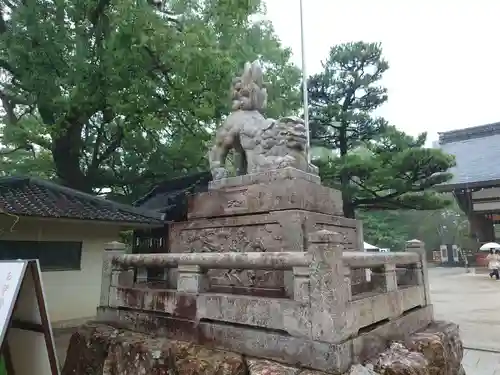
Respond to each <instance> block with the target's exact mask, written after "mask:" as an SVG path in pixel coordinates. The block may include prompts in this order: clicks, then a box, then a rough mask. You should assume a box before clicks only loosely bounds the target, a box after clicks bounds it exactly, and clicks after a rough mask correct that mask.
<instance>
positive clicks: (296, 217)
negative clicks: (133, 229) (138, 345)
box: [169, 168, 362, 297]
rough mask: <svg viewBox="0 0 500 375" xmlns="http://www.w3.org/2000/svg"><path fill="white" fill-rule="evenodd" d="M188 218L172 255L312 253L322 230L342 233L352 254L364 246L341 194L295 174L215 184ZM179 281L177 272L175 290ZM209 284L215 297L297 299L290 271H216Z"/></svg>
mask: <svg viewBox="0 0 500 375" xmlns="http://www.w3.org/2000/svg"><path fill="white" fill-rule="evenodd" d="M188 216H189V220H188V221H187V222H180V223H173V224H172V227H171V232H170V249H171V251H172V252H176V253H187V252H229V251H231V252H235V251H236V252H238V251H240V252H249V251H252V252H266V251H267V252H275V251H307V249H306V248H305V243H306V238H307V235H308V234H309V233H312V232H315V231H318V230H321V229H327V230H330V231H333V232H338V233H341V234H342V235H343V238H344V246H345V249H346V250H358V249H361V246H362V245H361V244H362V239H361V238H360V233H359V227H357V225H356V221H355V220H352V219H346V218H344V217H342V201H341V195H340V192H339V191H337V190H333V189H330V188H327V187H325V186H322V185H321V183H320V180H319V177H318V176H316V175H313V174H309V173H305V172H302V171H299V170H297V169H293V168H284V169H281V170H275V171H270V172H266V173H262V174H256V175H246V176H240V177H232V178H227V179H223V180H217V181H214V182H212V183H211V185H210V189H209V191H208V192H205V193H201V194H198V195H196V196H193V197H192V199H191V202H190V206H189V214H188ZM176 279H177V277H176V274H175V271H172V272H171V275H170V277H169V283H170V286H171V287H172V288H175V286H176V285H175V283H176V281H175V280H176ZM209 280H210V285H209V289H210V290H211V291H214V292H216V291H217V292H225V293H228V292H234V293H238V294H252V295H262V296H269V297H280V296H283V297H285V296H288V297H291V296H292V295H293V286H292V285H291V284H292V281H291V280H292V277H291V272H290V271H285V272H283V271H259V270H257V271H252V270H245V271H239V270H226V271H221V270H211V271H209Z"/></svg>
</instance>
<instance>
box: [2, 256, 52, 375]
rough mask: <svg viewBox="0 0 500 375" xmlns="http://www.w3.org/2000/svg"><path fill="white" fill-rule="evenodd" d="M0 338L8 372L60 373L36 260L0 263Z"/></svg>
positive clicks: (12, 374)
mask: <svg viewBox="0 0 500 375" xmlns="http://www.w3.org/2000/svg"><path fill="white" fill-rule="evenodd" d="M0 340H1V355H2V359H3V361H4V363H5V370H6V372H7V375H34V374H37V375H59V367H58V364H57V357H56V352H55V346H54V337H53V334H52V329H51V327H50V320H49V317H48V315H47V307H46V305H45V296H44V292H43V285H42V280H41V271H40V266H39V264H38V261H34V260H18V261H8V262H7V261H6V262H0Z"/></svg>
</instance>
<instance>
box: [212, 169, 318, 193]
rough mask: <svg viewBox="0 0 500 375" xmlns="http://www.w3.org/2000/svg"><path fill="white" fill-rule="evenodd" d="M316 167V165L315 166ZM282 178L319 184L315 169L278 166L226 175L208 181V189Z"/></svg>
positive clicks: (280, 179) (270, 181) (263, 182)
mask: <svg viewBox="0 0 500 375" xmlns="http://www.w3.org/2000/svg"><path fill="white" fill-rule="evenodd" d="M316 168H317V167H316ZM284 180H295V181H296V180H304V181H309V182H313V183H315V184H320V183H321V179H320V178H319V176H318V173H317V170H316V172H315V173H314V172H313V173H308V172H305V171H301V170H300V169H296V168H291V167H287V168H280V169H273V170H269V171H264V172H260V173H252V174H244V175H241V176H234V177H227V178H223V179H220V180H213V181H210V182H209V185H208V187H209V189H210V190H217V189H222V188H228V187H237V186H245V185H254V184H272V183H274V182H278V181H284Z"/></svg>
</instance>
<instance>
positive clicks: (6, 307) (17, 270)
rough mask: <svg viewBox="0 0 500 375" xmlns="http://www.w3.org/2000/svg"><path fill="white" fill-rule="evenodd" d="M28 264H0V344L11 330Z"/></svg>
mask: <svg viewBox="0 0 500 375" xmlns="http://www.w3.org/2000/svg"><path fill="white" fill-rule="evenodd" d="M26 266H27V262H22V261H21V262H0V342H3V339H4V337H5V333H6V332H7V329H8V328H9V324H10V317H11V315H12V310H13V309H14V305H15V303H16V299H17V295H18V294H19V288H20V286H21V283H22V281H23V279H24V274H25V271H26Z"/></svg>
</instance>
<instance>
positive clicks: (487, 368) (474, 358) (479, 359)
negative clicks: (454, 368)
mask: <svg viewBox="0 0 500 375" xmlns="http://www.w3.org/2000/svg"><path fill="white" fill-rule="evenodd" d="M462 364H463V366H464V369H465V373H466V375H500V354H499V353H493V352H484V351H478V350H470V349H465V352H464V359H463V361H462Z"/></svg>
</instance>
